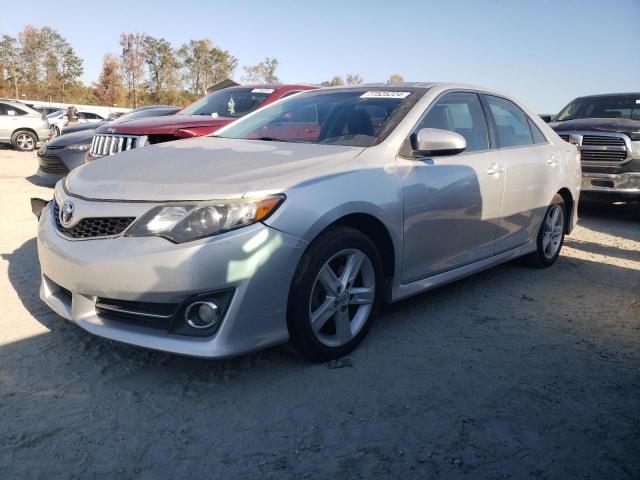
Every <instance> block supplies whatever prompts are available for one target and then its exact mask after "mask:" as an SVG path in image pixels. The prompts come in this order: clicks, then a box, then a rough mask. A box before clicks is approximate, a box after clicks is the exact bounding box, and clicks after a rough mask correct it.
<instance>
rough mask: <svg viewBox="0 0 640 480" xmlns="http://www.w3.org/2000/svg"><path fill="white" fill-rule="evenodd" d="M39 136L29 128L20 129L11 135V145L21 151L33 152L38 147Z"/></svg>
mask: <svg viewBox="0 0 640 480" xmlns="http://www.w3.org/2000/svg"><path fill="white" fill-rule="evenodd" d="M37 143H38V138H37V137H36V135H35V134H34V133H33V132H30V131H29V130H18V131H16V132H15V133H14V134H13V135H12V136H11V145H13V148H15V149H16V150H20V151H21V152H31V151H33V150H34V149H35V148H36V144H37Z"/></svg>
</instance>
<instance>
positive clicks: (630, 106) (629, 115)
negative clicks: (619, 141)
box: [555, 94, 640, 122]
mask: <svg viewBox="0 0 640 480" xmlns="http://www.w3.org/2000/svg"><path fill="white" fill-rule="evenodd" d="M578 118H626V119H630V120H640V94H635V95H606V96H602V97H585V98H578V99H576V100H574V101H573V102H571V103H570V104H569V105H567V106H566V107H565V108H564V110H562V111H561V112H560V113H559V114H558V116H557V117H556V118H555V121H556V122H563V121H565V120H576V119H578Z"/></svg>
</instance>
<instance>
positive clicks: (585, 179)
mask: <svg viewBox="0 0 640 480" xmlns="http://www.w3.org/2000/svg"><path fill="white" fill-rule="evenodd" d="M581 190H582V192H585V193H588V192H589V193H591V192H593V193H604V194H607V193H608V194H612V195H640V172H627V173H591V172H589V173H587V172H583V173H582V188H581Z"/></svg>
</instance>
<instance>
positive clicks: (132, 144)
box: [89, 133, 148, 157]
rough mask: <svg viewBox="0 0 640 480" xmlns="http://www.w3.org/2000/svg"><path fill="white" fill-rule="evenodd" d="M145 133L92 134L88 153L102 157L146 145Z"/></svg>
mask: <svg viewBox="0 0 640 480" xmlns="http://www.w3.org/2000/svg"><path fill="white" fill-rule="evenodd" d="M147 140H148V137H147V136H146V135H121V134H111V133H99V134H96V135H94V136H93V139H92V140H91V146H90V147H89V154H90V155H91V156H94V157H104V156H105V155H114V154H116V153H120V152H124V151H126V150H131V149H132V148H138V147H144V146H146V145H147Z"/></svg>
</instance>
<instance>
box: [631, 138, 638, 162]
mask: <svg viewBox="0 0 640 480" xmlns="http://www.w3.org/2000/svg"><path fill="white" fill-rule="evenodd" d="M631 158H633V159H634V160H640V141H637V142H631Z"/></svg>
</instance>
